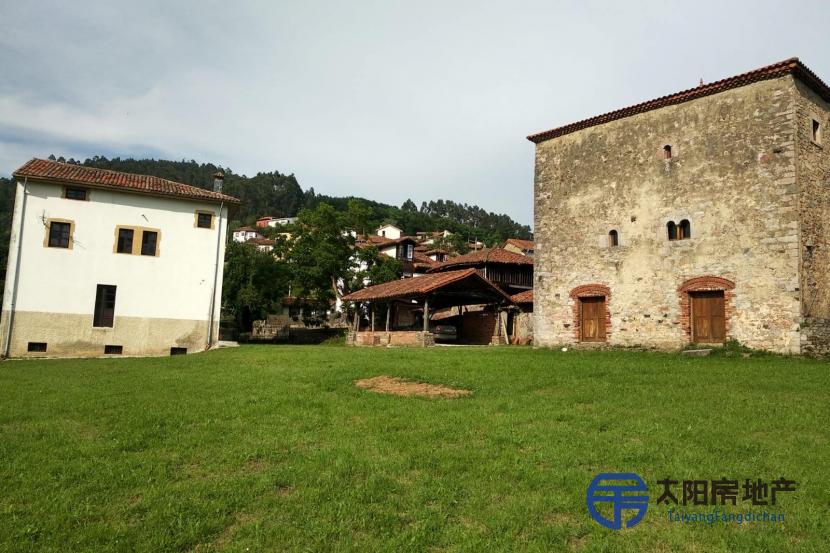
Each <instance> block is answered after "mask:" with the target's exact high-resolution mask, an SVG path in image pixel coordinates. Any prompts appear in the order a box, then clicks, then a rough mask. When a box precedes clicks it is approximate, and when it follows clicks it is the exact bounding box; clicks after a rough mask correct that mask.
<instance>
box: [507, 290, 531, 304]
mask: <svg viewBox="0 0 830 553" xmlns="http://www.w3.org/2000/svg"><path fill="white" fill-rule="evenodd" d="M510 299H511V300H513V303H533V290H525V291H524V292H519V293H518V294H514V295H512V296H510Z"/></svg>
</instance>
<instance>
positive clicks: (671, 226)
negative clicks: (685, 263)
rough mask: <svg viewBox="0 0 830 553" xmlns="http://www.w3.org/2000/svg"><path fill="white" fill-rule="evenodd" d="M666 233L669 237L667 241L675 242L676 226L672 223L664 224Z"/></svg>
mask: <svg viewBox="0 0 830 553" xmlns="http://www.w3.org/2000/svg"><path fill="white" fill-rule="evenodd" d="M666 231H667V233H668V235H669V240H677V225H675V224H674V221H669V222H668V223H666Z"/></svg>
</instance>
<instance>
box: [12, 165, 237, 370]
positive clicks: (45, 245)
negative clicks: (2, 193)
mask: <svg viewBox="0 0 830 553" xmlns="http://www.w3.org/2000/svg"><path fill="white" fill-rule="evenodd" d="M14 177H15V179H16V181H17V185H16V186H17V190H16V196H15V204H14V212H13V215H12V229H11V240H10V241H9V257H8V270H7V273H6V284H5V291H4V295H3V310H2V316H1V317H0V344H2V353H3V354H4V355H5V356H12V357H26V356H44V355H45V356H72V357H81V356H84V357H89V356H99V355H105V354H110V355H118V354H123V355H167V354H177V353H189V352H194V351H200V350H204V349H206V348H209V347H211V345H213V344H214V343H215V342H216V340H217V338H218V330H219V311H220V306H221V304H220V302H221V298H222V265H223V259H224V253H225V251H224V250H225V235H226V232H227V218H228V209H229V208H230V207H232V206H235V205H236V204H238V203H239V200H237V199H236V198H233V197H231V196H227V195H225V194H222V193H221V184H222V178H223V177H222V175H221V174H217V175H216V180H215V181H214V190H215V191H209V190H203V189H201V188H197V187H193V186H188V185H185V184H180V183H176V182H172V181H168V180H164V179H160V178H157V177H151V176H146V175H133V174H128V173H119V172H115V171H106V170H102V169H95V168H91V167H82V166H78V165H70V164H66V163H58V162H54V161H46V160H42V159H33V160H31V161H29V162H28V163H26V164H25V165H24V166H23V167H21V168H20V169H18V170H17V171H15V173H14Z"/></svg>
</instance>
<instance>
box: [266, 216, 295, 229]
mask: <svg viewBox="0 0 830 553" xmlns="http://www.w3.org/2000/svg"><path fill="white" fill-rule="evenodd" d="M297 221H299V217H274V218H273V219H271V220H269V221H268V226H269V227H278V226H285V225H293V224H294V223H296V222H297Z"/></svg>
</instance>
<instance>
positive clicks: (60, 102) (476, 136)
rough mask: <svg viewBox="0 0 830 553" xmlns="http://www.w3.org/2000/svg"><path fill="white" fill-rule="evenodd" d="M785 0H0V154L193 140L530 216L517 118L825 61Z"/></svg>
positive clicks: (821, 35)
mask: <svg viewBox="0 0 830 553" xmlns="http://www.w3.org/2000/svg"><path fill="white" fill-rule="evenodd" d="M786 14H787V15H786V17H787V23H786V25H783V24H782V22H781V18H782V5H781V4H780V3H777V2H768V1H762V2H734V3H726V2H718V3H716V2H696V3H694V4H688V3H679V2H678V3H672V2H665V1H664V2H625V3H622V2H620V3H599V2H574V3H562V2H506V1H504V2H484V3H482V2H368V1H367V2H302V3H299V2H284V3H275V2H260V3H257V2H241V3H240V2H237V3H232V2H195V1H193V2H84V3H83V4H75V3H67V2H12V1H9V0H7V1H5V2H2V3H1V4H0V21H3V22H4V23H6V25H4V27H5V30H4V33H3V34H2V35H0V67H3V69H4V77H3V79H2V80H0V174H8V173H9V172H11V170H13V169H14V168H15V167H16V166H18V165H20V164H21V163H23V162H24V161H26V159H28V158H29V157H31V156H33V155H43V152H44V148H46V146H49V147H50V148H51V147H54V150H51V149H50V151H54V152H55V153H56V154H63V155H66V156H69V155H72V156H74V157H86V156H91V155H95V154H99V153H103V154H107V155H134V156H142V155H147V156H155V157H167V158H173V159H181V158H187V159H190V158H194V159H197V160H202V161H213V162H215V163H219V164H222V165H226V166H230V167H233V168H234V169H235V170H237V171H239V172H243V173H247V174H253V173H255V172H257V171H259V170H272V169H279V170H281V171H284V172H293V173H295V174H296V175H297V176H298V178H299V179H300V182H301V184H302V185H303V186H304V187H309V186H314V188H315V189H316V190H317V191H319V192H323V193H327V194H334V195H345V194H352V195H362V196H366V197H371V198H373V199H377V200H379V201H385V202H389V203H396V204H400V203H401V202H402V201H403V200H405V199H406V198H408V197H411V198H412V199H413V200H414V201H415V202H416V203H420V202H421V201H424V200H430V199H437V198H439V197H442V198H446V199H452V200H455V201H464V202H468V203H476V204H479V205H481V206H482V207H485V208H487V209H489V210H493V211H498V212H507V213H509V214H510V215H512V216H513V217H514V218H516V219H518V220H520V221H522V222H526V223H530V222H531V220H532V179H533V147H532V144H530V143H529V142H527V141H526V140H525V139H524V137H525V135H527V134H529V133H531V132H534V131H538V130H543V129H545V128H550V127H554V126H558V125H561V124H565V123H568V122H572V121H575V120H578V119H582V118H584V117H588V116H591V115H595V114H598V113H602V112H605V111H608V110H611V109H615V108H619V107H622V106H625V105H629V104H632V103H637V102H640V101H643V100H646V99H649V98H653V97H656V96H660V95H663V94H667V93H671V92H674V91H676V90H680V89H684V88H689V87H692V86H695V85H696V84H697V82H698V79H700V78H703V79H705V80H707V81H711V80H715V79H719V78H723V77H726V76H730V75H732V74H735V73H738V72H741V71H745V70H749V69H752V68H754V67H757V66H761V65H765V64H767V63H771V62H774V61H778V60H780V59H783V58H786V57H789V56H792V55H800V56H801V57H802V59H803V61H804V62H805V63H807V64H808V65H809V66H810V67H811V68H812V69H814V70H815V71H816V72H817V73H818V74H819V75H820V76H823V77H825V78H830V59H828V58H827V52H830V37H828V35H827V33H826V29H827V27H828V25H827V24H828V22H830V9H828V8H827V7H826V3H824V2H814V1H805V2H796V3H791V4H789V7H788V8H787V9H786ZM27 148H31V149H32V151H31V152H29V151H28V150H27ZM46 153H48V152H46Z"/></svg>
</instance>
